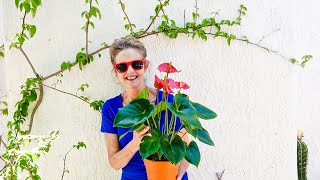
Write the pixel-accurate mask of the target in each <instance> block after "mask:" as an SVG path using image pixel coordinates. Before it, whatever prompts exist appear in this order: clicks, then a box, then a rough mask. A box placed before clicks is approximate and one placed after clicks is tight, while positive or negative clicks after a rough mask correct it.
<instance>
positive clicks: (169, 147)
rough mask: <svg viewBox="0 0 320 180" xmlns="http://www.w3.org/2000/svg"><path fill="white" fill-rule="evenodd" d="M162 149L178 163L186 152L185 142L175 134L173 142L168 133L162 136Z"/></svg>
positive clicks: (167, 156) (173, 161) (171, 159)
mask: <svg viewBox="0 0 320 180" xmlns="http://www.w3.org/2000/svg"><path fill="white" fill-rule="evenodd" d="M160 150H161V151H162V152H163V154H164V156H165V157H166V158H167V159H168V160H169V161H170V162H171V163H173V164H178V163H179V162H180V161H181V160H182V159H183V157H184V156H185V153H186V147H185V143H184V142H183V141H182V139H181V138H180V136H178V135H173V139H172V140H171V142H170V139H169V137H168V136H167V135H163V136H162V137H161V138H160Z"/></svg>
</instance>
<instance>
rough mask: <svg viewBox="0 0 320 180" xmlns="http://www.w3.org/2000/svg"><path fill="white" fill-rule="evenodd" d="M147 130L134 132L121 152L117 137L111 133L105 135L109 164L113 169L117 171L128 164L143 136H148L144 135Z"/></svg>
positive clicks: (146, 128)
mask: <svg viewBox="0 0 320 180" xmlns="http://www.w3.org/2000/svg"><path fill="white" fill-rule="evenodd" d="M148 130H149V126H147V127H145V128H144V129H143V130H141V131H139V132H136V131H135V132H134V133H133V139H132V140H131V141H130V142H129V143H128V144H127V145H126V146H125V147H124V148H123V149H121V150H120V145H119V140H118V135H117V134H111V133H106V134H105V139H106V143H107V149H108V159H109V164H110V166H111V167H112V168H113V169H115V170H119V169H121V168H123V167H124V166H126V165H127V164H128V163H129V161H130V159H131V158H132V157H133V155H134V154H135V153H136V152H137V151H138V150H139V145H140V142H141V139H142V138H143V136H146V135H148V136H150V134H149V133H148V134H145V133H146V132H147V131H148Z"/></svg>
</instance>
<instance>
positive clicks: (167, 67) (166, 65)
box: [158, 63, 180, 73]
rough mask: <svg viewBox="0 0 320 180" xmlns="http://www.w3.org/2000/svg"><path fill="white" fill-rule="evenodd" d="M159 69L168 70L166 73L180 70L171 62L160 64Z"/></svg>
mask: <svg viewBox="0 0 320 180" xmlns="http://www.w3.org/2000/svg"><path fill="white" fill-rule="evenodd" d="M158 70H159V71H160V72H166V73H175V72H180V71H178V70H177V69H176V68H175V67H174V66H172V65H171V64H170V63H162V64H160V65H159V66H158Z"/></svg>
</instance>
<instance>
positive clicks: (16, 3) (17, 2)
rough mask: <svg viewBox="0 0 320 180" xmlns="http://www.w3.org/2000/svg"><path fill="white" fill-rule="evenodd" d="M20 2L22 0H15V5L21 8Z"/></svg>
mask: <svg viewBox="0 0 320 180" xmlns="http://www.w3.org/2000/svg"><path fill="white" fill-rule="evenodd" d="M19 2H20V0H15V5H16V7H17V8H19Z"/></svg>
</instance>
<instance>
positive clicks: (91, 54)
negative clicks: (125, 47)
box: [42, 46, 110, 81]
mask: <svg viewBox="0 0 320 180" xmlns="http://www.w3.org/2000/svg"><path fill="white" fill-rule="evenodd" d="M109 47H110V46H104V47H102V48H100V49H98V50H96V51H94V52H92V53H90V54H88V56H93V55H95V54H97V53H99V52H100V51H102V50H105V49H108V48H109ZM85 58H87V57H84V58H83V59H85ZM83 59H82V60H83ZM77 64H78V61H75V62H73V63H72V64H70V66H69V67H70V68H72V67H73V66H75V65H77ZM65 70H66V69H60V70H59V71H57V72H55V73H52V74H50V75H48V76H46V77H44V78H42V81H45V80H47V79H49V78H51V77H53V76H56V75H58V74H60V73H62V72H64V71H65Z"/></svg>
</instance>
